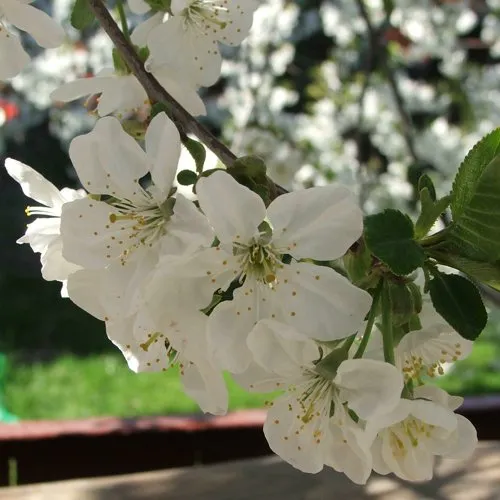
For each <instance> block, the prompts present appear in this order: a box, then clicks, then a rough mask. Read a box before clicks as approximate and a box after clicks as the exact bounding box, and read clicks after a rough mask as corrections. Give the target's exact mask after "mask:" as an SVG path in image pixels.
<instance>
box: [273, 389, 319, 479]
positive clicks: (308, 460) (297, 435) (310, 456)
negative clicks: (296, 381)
mask: <svg viewBox="0 0 500 500" xmlns="http://www.w3.org/2000/svg"><path fill="white" fill-rule="evenodd" d="M296 406H297V402H296V400H294V398H287V397H286V396H281V397H278V398H277V399H276V400H274V401H273V404H272V406H271V407H270V408H269V410H268V412H267V418H266V421H265V423H264V435H265V436H266V439H267V441H268V443H269V447H270V448H271V450H273V451H274V453H276V454H277V455H279V456H280V457H281V458H282V459H283V460H286V461H287V462H288V463H289V464H291V465H293V466H294V467H295V468H297V469H299V470H301V471H303V472H309V473H312V474H315V473H317V472H320V471H321V469H323V455H322V451H321V447H320V446H318V443H317V442H316V438H315V435H314V433H315V431H316V430H317V429H315V428H314V427H313V426H312V425H311V424H310V423H303V422H302V420H300V419H297V418H296V416H297V415H298V414H299V412H298V411H293V409H294V407H296ZM290 407H292V411H290ZM316 420H317V419H312V420H311V422H316Z"/></svg>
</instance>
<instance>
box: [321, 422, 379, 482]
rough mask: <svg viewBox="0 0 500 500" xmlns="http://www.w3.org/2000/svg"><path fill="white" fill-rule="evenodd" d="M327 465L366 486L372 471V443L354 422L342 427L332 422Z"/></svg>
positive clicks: (328, 434) (326, 454) (326, 447)
mask: <svg viewBox="0 0 500 500" xmlns="http://www.w3.org/2000/svg"><path fill="white" fill-rule="evenodd" d="M325 464H326V465H329V466H330V467H332V468H333V469H335V470H336V471H338V472H343V473H344V474H345V475H346V476H347V477H348V478H349V479H350V480H351V481H353V482H354V483H356V484H366V481H367V480H368V478H369V477H370V473H371V471H372V455H371V452H370V443H369V442H368V441H367V440H366V439H365V438H364V434H363V431H362V430H361V429H360V428H358V427H357V426H356V424H354V422H353V423H352V424H351V425H343V426H342V427H340V426H338V425H336V424H335V423H334V422H333V420H332V421H331V422H330V426H329V432H328V433H327V444H326V445H325Z"/></svg>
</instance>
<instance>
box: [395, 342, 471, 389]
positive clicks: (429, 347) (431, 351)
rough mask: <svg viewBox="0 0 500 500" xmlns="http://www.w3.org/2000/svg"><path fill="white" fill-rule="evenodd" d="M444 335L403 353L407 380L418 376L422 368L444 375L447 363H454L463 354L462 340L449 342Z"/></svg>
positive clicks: (431, 372)
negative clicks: (423, 346)
mask: <svg viewBox="0 0 500 500" xmlns="http://www.w3.org/2000/svg"><path fill="white" fill-rule="evenodd" d="M442 337H443V336H440V337H438V338H437V339H434V340H431V341H428V342H426V343H425V348H422V349H414V350H412V351H410V352H406V353H404V354H403V356H402V357H403V374H404V376H405V379H406V380H409V379H413V378H418V377H420V375H421V372H422V370H424V369H425V370H426V373H427V375H429V376H430V377H435V376H436V375H444V367H443V365H444V364H445V363H453V362H455V361H457V360H458V359H459V358H460V356H461V355H462V345H461V343H460V342H455V341H453V342H449V341H448V342H447V341H446V339H445V338H442Z"/></svg>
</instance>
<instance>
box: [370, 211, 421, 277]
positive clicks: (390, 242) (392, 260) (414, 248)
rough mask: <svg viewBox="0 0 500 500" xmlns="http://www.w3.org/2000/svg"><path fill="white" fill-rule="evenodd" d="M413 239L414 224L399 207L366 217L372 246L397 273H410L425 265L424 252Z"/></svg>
mask: <svg viewBox="0 0 500 500" xmlns="http://www.w3.org/2000/svg"><path fill="white" fill-rule="evenodd" d="M413 238H414V235H413V223H412V221H411V219H410V218H409V217H408V216H407V215H405V214H404V213H402V212H400V211H399V210H393V209H388V210H385V211H384V212H382V213H380V214H376V215H370V216H368V217H366V218H365V241H366V244H367V245H368V248H369V249H370V251H371V252H372V254H373V255H375V256H376V257H377V258H378V259H379V260H381V261H382V262H383V263H384V264H386V265H387V266H388V267H389V268H390V269H391V271H392V272H393V273H395V274H398V275H406V274H410V273H411V272H412V271H414V270H415V269H417V268H419V267H421V266H422V265H423V264H424V259H425V254H424V251H423V250H422V248H421V247H420V245H418V244H417V243H416V242H415V240H414V239H413Z"/></svg>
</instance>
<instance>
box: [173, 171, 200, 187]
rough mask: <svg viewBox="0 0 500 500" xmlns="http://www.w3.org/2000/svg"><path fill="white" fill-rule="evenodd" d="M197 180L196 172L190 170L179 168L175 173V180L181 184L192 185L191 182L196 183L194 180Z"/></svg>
mask: <svg viewBox="0 0 500 500" xmlns="http://www.w3.org/2000/svg"><path fill="white" fill-rule="evenodd" d="M197 180H198V175H197V174H196V172H193V171H192V170H181V171H180V172H179V173H178V174H177V182H178V183H179V184H180V185H181V186H192V185H193V184H196V181H197Z"/></svg>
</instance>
